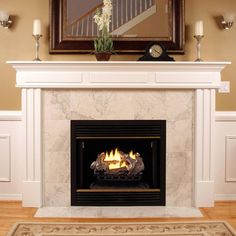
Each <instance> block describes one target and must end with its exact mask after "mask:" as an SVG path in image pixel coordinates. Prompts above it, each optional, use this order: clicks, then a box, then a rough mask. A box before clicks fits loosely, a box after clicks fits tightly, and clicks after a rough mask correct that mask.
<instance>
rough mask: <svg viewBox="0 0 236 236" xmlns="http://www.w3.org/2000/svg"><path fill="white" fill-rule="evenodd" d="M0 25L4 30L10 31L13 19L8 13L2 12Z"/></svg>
mask: <svg viewBox="0 0 236 236" xmlns="http://www.w3.org/2000/svg"><path fill="white" fill-rule="evenodd" d="M0 24H1V26H3V28H5V29H8V28H10V27H11V25H12V19H11V16H10V14H9V13H8V12H7V11H0Z"/></svg>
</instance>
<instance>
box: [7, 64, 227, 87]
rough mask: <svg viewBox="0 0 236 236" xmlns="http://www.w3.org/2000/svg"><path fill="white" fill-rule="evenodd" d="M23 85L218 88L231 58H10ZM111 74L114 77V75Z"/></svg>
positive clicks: (20, 85)
mask: <svg viewBox="0 0 236 236" xmlns="http://www.w3.org/2000/svg"><path fill="white" fill-rule="evenodd" d="M7 63H8V64H11V65H12V66H13V68H15V70H16V71H17V76H16V86H17V87H20V88H81V89H83V88H84V89H86V88H123V89H125V88H132V89H135V88H137V89H138V88H143V89H154V88H157V89H164V88H165V89H198V88H208V89H210V88H212V89H215V88H219V87H220V79H221V76H220V72H221V70H222V69H223V68H224V67H225V66H226V65H228V64H231V63H230V62H197V63H196V62H137V61H136V62H131V61H110V62H93V61H90V62H85V61H43V62H33V61H8V62H7ZM111 76H112V78H111Z"/></svg>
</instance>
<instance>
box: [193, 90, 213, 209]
mask: <svg viewBox="0 0 236 236" xmlns="http://www.w3.org/2000/svg"><path fill="white" fill-rule="evenodd" d="M195 95H196V99H195V102H196V104H195V113H196V114H195V157H194V158H195V184H194V186H195V199H194V201H195V206H196V207H199V206H201V207H204V206H207V207H210V206H214V195H215V194H214V161H213V160H214V158H213V156H212V155H213V152H212V148H213V147H212V140H213V136H214V123H215V119H214V114H215V90H214V89H197V90H196V93H195Z"/></svg>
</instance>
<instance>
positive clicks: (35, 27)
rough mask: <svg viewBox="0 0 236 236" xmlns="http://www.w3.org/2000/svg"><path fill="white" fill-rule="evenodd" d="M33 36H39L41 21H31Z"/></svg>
mask: <svg viewBox="0 0 236 236" xmlns="http://www.w3.org/2000/svg"><path fill="white" fill-rule="evenodd" d="M33 35H41V21H40V20H38V19H36V20H34V21H33Z"/></svg>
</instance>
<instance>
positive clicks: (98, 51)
mask: <svg viewBox="0 0 236 236" xmlns="http://www.w3.org/2000/svg"><path fill="white" fill-rule="evenodd" d="M111 14H112V3H111V0H103V7H102V9H98V10H97V12H96V14H95V15H94V17H93V18H94V21H95V23H96V24H97V27H98V30H99V32H100V36H99V37H98V38H96V39H95V40H94V49H95V55H96V58H97V60H98V61H108V60H109V59H110V56H111V53H112V51H113V41H112V38H111V36H110V34H109V26H110V22H111Z"/></svg>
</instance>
